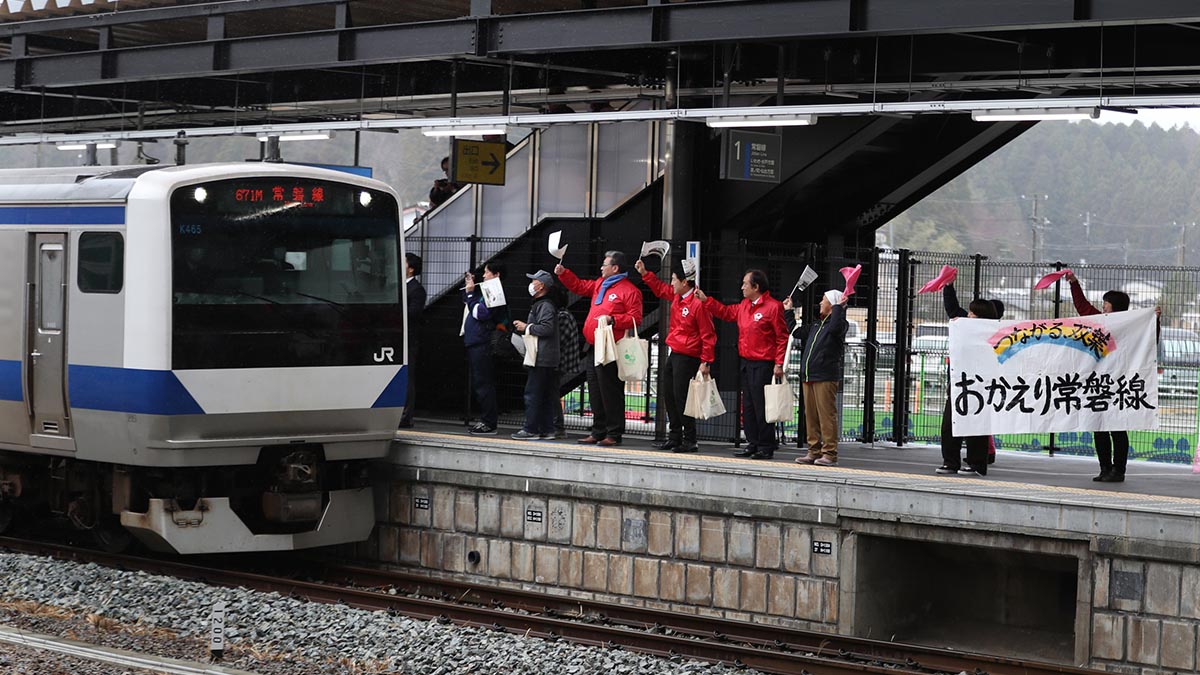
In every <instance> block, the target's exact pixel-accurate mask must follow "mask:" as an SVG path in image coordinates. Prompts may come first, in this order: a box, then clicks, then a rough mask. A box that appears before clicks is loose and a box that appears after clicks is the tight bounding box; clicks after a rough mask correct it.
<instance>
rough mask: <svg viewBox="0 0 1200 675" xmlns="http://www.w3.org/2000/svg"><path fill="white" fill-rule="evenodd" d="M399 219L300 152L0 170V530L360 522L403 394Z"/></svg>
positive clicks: (225, 528) (276, 542)
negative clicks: (31, 520) (266, 158)
mask: <svg viewBox="0 0 1200 675" xmlns="http://www.w3.org/2000/svg"><path fill="white" fill-rule="evenodd" d="M399 217H400V211H399V208H398V200H397V197H396V194H395V192H394V191H392V190H391V189H390V188H389V187H388V186H387V185H385V184H383V183H380V182H378V181H374V180H370V179H366V178H360V177H357V176H353V175H350V174H345V173H340V172H334V171H329V170H323V169H315V168H310V167H303V166H294V165H287V164H256V163H245V164H220V165H195V166H179V167H161V168H160V167H148V166H138V167H123V168H122V167H83V168H79V167H75V168H58V169H32V170H12V171H0V255H2V256H3V258H4V259H5V260H6V261H8V262H6V263H5V264H4V265H2V266H0V530H2V529H5V528H7V527H8V526H9V525H10V524H12V523H13V522H18V521H19V519H20V518H23V517H25V516H26V515H30V516H33V515H37V514H50V515H57V516H62V517H64V518H65V519H67V520H69V521H70V522H71V523H73V524H74V526H75V527H77V528H80V529H83V530H90V531H92V532H94V533H95V534H96V535H97V537H98V538H99V539H100V541H101V542H102V543H105V544H108V545H118V544H120V543H121V540H122V539H126V540H127V539H128V538H129V534H130V533H132V534H133V535H134V536H136V537H137V538H138V539H139V540H141V541H142V542H144V543H145V544H147V545H148V546H150V547H152V548H155V549H160V550H168V551H176V552H179V553H205V552H234V551H266V550H285V549H298V548H307V547H314V546H326V545H330V544H339V543H345V542H353V541H360V540H363V539H366V538H367V537H368V535H369V534H370V532H371V529H372V527H373V526H374V522H375V518H374V500H373V498H372V493H371V488H370V480H369V475H368V461H369V460H371V459H374V458H379V457H383V456H384V455H385V454H386V453H387V451H388V448H389V445H390V442H391V440H392V438H393V434H394V432H395V429H396V426H397V423H398V422H399V419H400V415H401V413H402V412H403V405H404V397H405V384H406V376H407V373H406V369H405V364H404V355H405V354H406V353H407V349H406V344H405V338H406V334H405V320H404V317H405V313H404V303H405V300H406V299H405V297H404V264H403V263H404V242H403V239H402V238H401V237H400V224H399Z"/></svg>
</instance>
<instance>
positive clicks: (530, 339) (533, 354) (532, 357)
mask: <svg viewBox="0 0 1200 675" xmlns="http://www.w3.org/2000/svg"><path fill="white" fill-rule="evenodd" d="M513 337H516V336H513ZM521 343H522V345H524V347H525V360H524V361H523V363H524V364H525V365H527V366H529V367H530V368H532V367H534V366H536V365H537V350H538V339H537V336H536V335H530V334H529V333H526V334H524V335H522V336H521Z"/></svg>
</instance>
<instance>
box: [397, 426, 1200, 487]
mask: <svg viewBox="0 0 1200 675" xmlns="http://www.w3.org/2000/svg"><path fill="white" fill-rule="evenodd" d="M414 436H415V437H418V438H417V439H413V440H420V441H424V442H428V441H429V439H433V438H438V439H445V440H449V441H454V442H455V443H458V444H465V445H472V443H471V441H472V440H477V442H482V443H486V444H487V445H486V446H484V449H486V447H488V446H494V447H504V448H509V449H513V450H531V449H536V448H538V447H545V448H549V449H555V450H568V449H570V450H574V451H583V450H586V451H587V452H588V453H589V454H597V453H603V454H606V455H613V456H624V457H637V458H639V459H649V460H655V461H662V460H664V459H665V457H664V453H662V452H659V451H656V450H641V449H634V448H622V447H603V446H597V445H572V446H570V447H569V448H568V446H566V445H565V444H556V443H551V442H546V441H542V442H540V443H544V444H545V445H538V446H531V445H530V443H531V442H530V441H515V440H509V439H505V438H492V437H473V436H467V435H463V434H452V433H444V432H436V431H403V432H397V433H396V439H397V440H408V439H411V438H412V437H414ZM677 458H678V459H684V458H685V457H684V456H679V457H677ZM686 459H687V460H689V461H692V462H697V461H698V462H704V463H713V464H736V465H739V466H743V467H748V468H758V469H770V470H772V471H779V470H787V471H791V472H795V473H798V474H805V475H806V476H820V475H829V474H834V475H838V476H841V477H845V478H851V477H855V478H872V479H875V478H881V477H885V478H899V479H903V480H905V481H912V480H914V479H918V480H922V481H928V482H939V483H944V482H946V480H947V479H945V478H933V477H926V476H922V475H919V474H912V473H903V472H896V471H874V470H871V469H852V468H849V467H842V466H822V467H814V466H809V465H804V464H796V463H795V462H792V461H787V462H771V463H769V464H764V463H763V462H762V461H761V460H752V459H743V458H740V457H726V456H721V455H715V456H714V455H701V454H689V455H686ZM964 482H967V483H970V484H972V485H978V486H987V487H995V488H1007V489H1009V490H1013V491H1016V492H1019V491H1021V490H1026V491H1029V492H1041V493H1048V492H1052V493H1055V494H1058V495H1063V494H1070V495H1079V496H1087V497H1104V498H1106V499H1110V500H1111V499H1117V500H1125V501H1137V502H1168V503H1173V504H1189V505H1200V498H1189V497H1168V496H1161V495H1150V494H1143V493H1138V492H1112V491H1108V490H1089V489H1087V488H1074V487H1060V486H1057V485H1040V484H1037V483H1019V482H1014V481H1003V480H995V479H992V478H974V479H972V478H958V479H956V480H955V481H954V483H955V484H961V483H964ZM1009 496H1013V493H1009Z"/></svg>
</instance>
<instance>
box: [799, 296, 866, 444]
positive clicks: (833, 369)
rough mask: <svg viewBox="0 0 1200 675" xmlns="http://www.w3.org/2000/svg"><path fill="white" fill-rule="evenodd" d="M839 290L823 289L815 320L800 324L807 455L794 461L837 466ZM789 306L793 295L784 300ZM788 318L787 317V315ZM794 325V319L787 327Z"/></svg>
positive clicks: (841, 347) (842, 332)
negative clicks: (823, 292)
mask: <svg viewBox="0 0 1200 675" xmlns="http://www.w3.org/2000/svg"><path fill="white" fill-rule="evenodd" d="M847 300H849V298H848V297H847V296H846V294H845V293H843V292H842V291H837V290H830V291H825V294H824V295H822V296H821V307H820V310H819V312H818V314H817V316H816V318H814V319H810V320H807V321H804V322H803V323H801V324H800V330H799V332H798V333H793V335H794V336H795V337H797V338H798V339H799V340H800V343H801V344H802V345H803V348H802V349H801V351H800V376H801V382H803V385H802V388H803V391H804V396H803V398H804V426H805V431H806V433H807V436H808V455H807V456H805V457H797V458H796V463H797V464H819V465H821V466H837V460H838V439H839V438H840V437H841V429H840V427H839V425H838V409H837V392H838V387H839V386H840V384H841V380H842V359H843V355H844V351H845V347H846V330H847V329H848V328H849V327H850V324H849V323H847V322H846V301H847ZM783 308H784V309H786V310H789V312H790V310H791V309H792V298H791V297H790V296H789V297H787V298H785V299H784V301H783ZM789 318H790V317H789ZM794 325H795V319H792V320H791V321H789V322H788V327H789V328H792V327H793V326H794Z"/></svg>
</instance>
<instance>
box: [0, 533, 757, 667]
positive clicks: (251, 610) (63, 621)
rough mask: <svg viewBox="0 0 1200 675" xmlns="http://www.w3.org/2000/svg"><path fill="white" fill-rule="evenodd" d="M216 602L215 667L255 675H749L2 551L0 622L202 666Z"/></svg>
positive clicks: (618, 651) (687, 663)
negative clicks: (219, 631) (219, 636)
mask: <svg viewBox="0 0 1200 675" xmlns="http://www.w3.org/2000/svg"><path fill="white" fill-rule="evenodd" d="M218 601H222V602H225V603H226V632H227V639H228V643H229V646H228V648H227V650H226V658H225V661H224V664H225V665H227V666H230V667H233V668H239V669H244V670H251V671H257V672H260V673H280V674H281V675H282V674H283V673H289V674H295V673H321V674H324V673H339V674H341V673H405V674H411V675H449V674H451V673H464V674H465V673H480V674H481V673H503V674H504V675H538V674H541V673H545V674H546V675H575V674H579V675H584V674H588V673H605V674H606V675H625V674H634V673H636V674H639V675H642V674H644V675H658V674H663V675H666V674H679V675H684V674H691V673H697V674H701V673H703V674H706V675H708V674H711V675H732V674H733V673H737V674H739V675H749V674H752V673H754V671H750V670H746V669H734V668H731V667H726V666H721V665H716V664H709V663H704V662H697V661H684V660H680V661H675V660H668V659H662V658H658V657H653V656H644V655H639V654H635V653H632V652H627V651H622V650H610V649H599V648H590V647H581V646H576V645H571V644H569V643H566V642H563V641H555V642H550V641H546V640H540V639H537V638H527V637H524V636H520V635H512V634H506V633H502V632H498V631H489V630H478V629H473V628H464V627H458V626H449V625H442V624H439V623H437V622H436V621H416V620H412V619H407V618H404V617H397V616H391V615H389V614H388V613H386V612H370V611H366V610H359V609H353V608H350V607H345V606H340V605H326V604H319V603H313V602H306V601H302V600H297V599H293V598H287V597H282V596H280V595H278V594H275V593H259V592H255V591H249V590H244V589H229V588H219V587H214V586H208V585H206V584H202V583H199V582H193V581H183V580H179V579H173V578H170V577H163V576H156V575H150V574H146V573H143V572H126V571H121V570H114V569H110V568H106V567H101V566H99V565H94V564H90V563H89V564H80V563H75V562H68V561H60V560H53V559H49V558H43V557H37V556H29V555H24V554H17V553H0V622H2V623H5V624H8V625H13V626H22V627H26V628H28V629H30V630H37V631H39V632H41V633H45V634H48V635H61V636H65V637H71V638H73V639H77V640H81V641H85V642H90V643H93V644H101V645H104V646H109V647H116V648H120V649H133V650H138V651H142V652H144V653H153V654H157V655H162V656H169V657H172V658H180V659H194V660H203V659H205V658H206V657H207V654H208V652H207V648H208V630H209V627H208V620H209V614H210V612H211V609H212V606H213V604H214V603H216V602H218ZM101 672H102V671H101Z"/></svg>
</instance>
